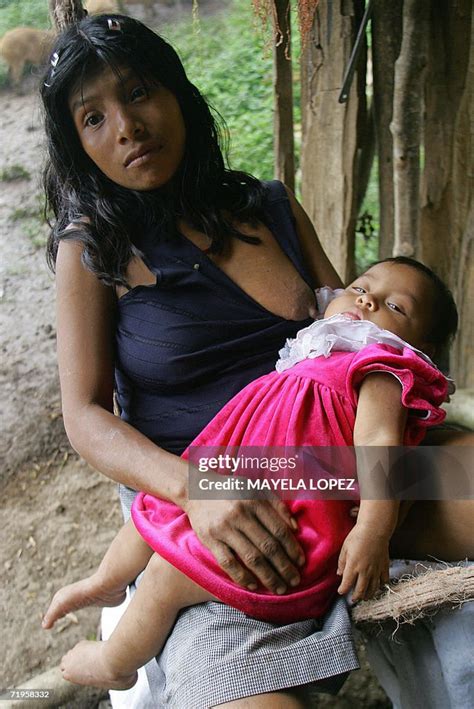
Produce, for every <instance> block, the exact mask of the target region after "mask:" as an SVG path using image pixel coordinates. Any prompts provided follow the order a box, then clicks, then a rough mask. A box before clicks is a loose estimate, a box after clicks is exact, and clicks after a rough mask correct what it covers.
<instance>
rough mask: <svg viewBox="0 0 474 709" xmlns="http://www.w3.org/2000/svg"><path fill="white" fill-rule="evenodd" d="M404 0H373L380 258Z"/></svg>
mask: <svg viewBox="0 0 474 709" xmlns="http://www.w3.org/2000/svg"><path fill="white" fill-rule="evenodd" d="M402 10H403V0H391V1H390V2H387V0H374V5H373V10H372V69H373V78H374V98H373V106H374V124H375V136H376V143H377V154H378V167H379V203H380V228H379V258H387V257H388V256H391V255H392V251H393V240H394V217H393V139H392V134H391V132H390V123H391V121H392V115H393V86H394V76H395V62H396V60H397V57H398V55H399V53H400V45H401V42H402Z"/></svg>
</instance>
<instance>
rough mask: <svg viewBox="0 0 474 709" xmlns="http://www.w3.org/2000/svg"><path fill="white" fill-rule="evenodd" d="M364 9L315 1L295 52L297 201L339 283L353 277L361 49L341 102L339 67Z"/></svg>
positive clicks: (354, 2)
mask: <svg viewBox="0 0 474 709" xmlns="http://www.w3.org/2000/svg"><path fill="white" fill-rule="evenodd" d="M363 11H364V3H363V2H362V0H351V1H348V2H343V3H335V2H320V3H319V5H318V7H317V9H316V13H315V16H314V24H313V31H312V35H311V37H310V38H309V39H308V42H307V44H306V47H305V49H304V50H303V52H302V56H301V76H302V99H303V106H302V112H303V145H302V150H301V169H302V177H303V180H302V197H303V200H302V201H303V205H304V207H305V209H306V211H307V212H308V214H309V216H310V218H311V220H312V221H313V223H314V225H315V227H316V230H317V232H318V236H319V238H320V240H321V243H322V245H323V247H324V250H325V251H326V254H327V255H328V257H329V259H330V261H331V263H332V264H333V265H334V267H335V269H336V270H337V271H338V273H339V275H340V276H341V278H342V280H343V281H348V280H349V279H350V278H352V277H353V276H354V272H355V263H354V261H355V259H354V243H355V224H356V219H357V211H356V207H357V184H358V174H357V171H358V168H359V160H358V156H359V148H360V145H361V141H360V137H361V136H360V134H361V130H363V129H364V127H366V123H365V120H361V117H363V118H364V119H365V116H366V109H365V72H366V62H365V61H364V60H365V52H364V53H363V54H362V56H361V61H360V62H359V63H358V65H357V69H356V76H355V80H354V81H353V82H352V87H351V90H350V94H349V97H348V101H347V102H346V103H339V101H338V99H339V95H340V92H341V87H342V79H343V76H344V71H345V69H346V67H347V64H348V61H349V57H350V55H351V51H352V47H353V44H354V39H355V36H356V32H357V28H358V27H359V25H360V21H361V19H362V15H363Z"/></svg>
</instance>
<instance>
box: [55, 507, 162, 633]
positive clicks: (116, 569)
mask: <svg viewBox="0 0 474 709" xmlns="http://www.w3.org/2000/svg"><path fill="white" fill-rule="evenodd" d="M152 554H153V552H152V550H151V549H150V547H149V546H148V544H147V543H146V542H145V541H143V539H142V538H141V536H140V535H139V534H138V532H137V530H136V529H135V527H134V525H133V522H132V521H129V522H127V523H126V524H124V526H123V527H122V529H121V530H120V532H119V533H118V534H117V536H116V537H115V538H114V540H113V542H112V544H111V545H110V546H109V548H108V549H107V551H106V553H105V556H104V558H103V559H102V561H101V563H100V566H99V568H98V569H97V571H96V572H95V573H94V574H92V576H88V577H87V578H85V579H82V581H77V583H72V584H70V585H69V586H64V588H61V589H60V590H59V591H58V592H57V593H56V594H55V595H54V597H53V600H52V601H51V603H50V606H49V608H48V610H47V611H46V613H45V616H44V618H43V628H45V629H49V628H52V627H53V625H54V623H55V622H56V621H57V620H59V618H62V617H63V616H64V615H66V613H70V612H71V611H75V610H79V609H80V608H85V607H86V606H118V605H119V604H120V603H122V601H123V600H124V598H125V591H126V588H127V586H128V585H129V584H130V583H132V581H134V580H135V579H136V578H137V576H138V574H139V573H141V572H142V571H143V569H144V568H145V566H146V565H147V563H148V561H149V559H150V557H151V555H152Z"/></svg>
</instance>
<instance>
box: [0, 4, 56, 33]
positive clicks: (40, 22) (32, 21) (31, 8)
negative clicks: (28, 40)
mask: <svg viewBox="0 0 474 709" xmlns="http://www.w3.org/2000/svg"><path fill="white" fill-rule="evenodd" d="M23 26H25V27H36V28H38V29H48V28H50V27H51V23H50V21H49V15H48V2H47V0H0V37H1V36H3V35H4V34H5V32H7V30H11V29H13V28H14V27H23Z"/></svg>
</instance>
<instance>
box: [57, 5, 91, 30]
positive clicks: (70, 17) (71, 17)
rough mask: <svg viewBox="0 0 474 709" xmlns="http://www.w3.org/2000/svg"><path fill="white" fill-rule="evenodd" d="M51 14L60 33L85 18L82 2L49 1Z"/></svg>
mask: <svg viewBox="0 0 474 709" xmlns="http://www.w3.org/2000/svg"><path fill="white" fill-rule="evenodd" d="M49 14H50V15H51V20H52V23H53V27H55V28H56V29H57V30H58V32H61V31H62V30H64V29H65V28H66V27H68V26H69V25H71V24H73V22H77V21H78V20H81V19H82V18H83V17H84V16H85V12H84V8H83V7H82V2H81V0H49Z"/></svg>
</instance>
